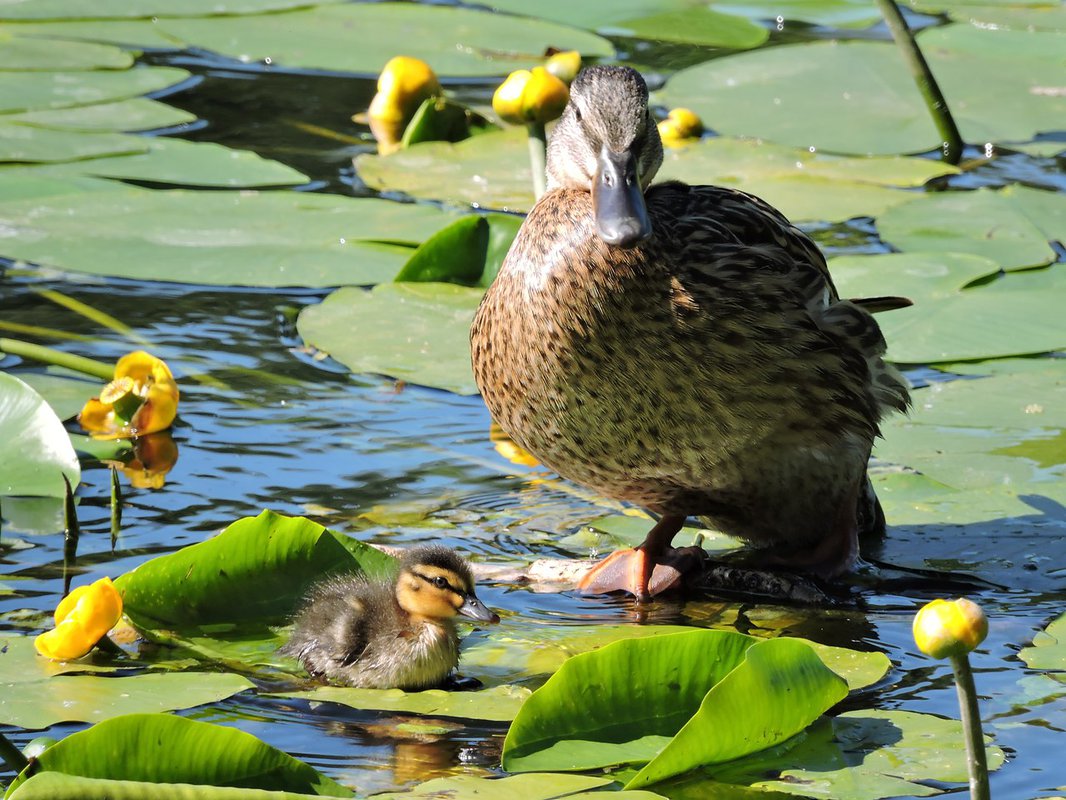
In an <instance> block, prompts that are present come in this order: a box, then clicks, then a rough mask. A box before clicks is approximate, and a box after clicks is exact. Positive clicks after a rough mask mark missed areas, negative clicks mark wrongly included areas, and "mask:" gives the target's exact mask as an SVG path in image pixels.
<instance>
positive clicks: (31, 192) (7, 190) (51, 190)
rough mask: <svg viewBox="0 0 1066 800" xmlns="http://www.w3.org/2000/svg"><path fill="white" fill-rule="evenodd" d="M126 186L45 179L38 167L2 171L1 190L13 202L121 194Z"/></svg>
mask: <svg viewBox="0 0 1066 800" xmlns="http://www.w3.org/2000/svg"><path fill="white" fill-rule="evenodd" d="M124 188H126V187H124V186H123V185H122V184H120V183H116V182H114V181H108V180H103V179H101V178H88V177H77V178H61V177H59V176H58V175H43V174H42V173H41V170H40V169H39V168H37V167H7V166H4V167H0V189H2V191H3V197H4V200H6V201H8V202H11V201H14V200H23V199H27V198H30V197H47V196H49V195H55V194H75V193H78V192H101V191H112V192H113V191H121V190H122V189H124Z"/></svg>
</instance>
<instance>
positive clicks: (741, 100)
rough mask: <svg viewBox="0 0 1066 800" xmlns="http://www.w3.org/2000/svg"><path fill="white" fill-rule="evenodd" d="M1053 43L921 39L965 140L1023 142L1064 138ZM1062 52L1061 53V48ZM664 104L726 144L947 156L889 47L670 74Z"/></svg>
mask: <svg viewBox="0 0 1066 800" xmlns="http://www.w3.org/2000/svg"><path fill="white" fill-rule="evenodd" d="M1057 37H1058V34H1053V33H1041V32H1006V31H989V30H978V29H976V28H973V27H972V26H969V25H949V26H945V27H942V28H934V29H931V30H928V31H925V32H924V33H922V34H920V35H919V44H921V45H922V47H923V50H924V52H925V55H926V58H927V59H928V61H929V63H930V66H931V68H932V70H933V73H934V74H935V75H936V77H937V80H938V82H939V83H940V86H941V88H942V89H943V92H944V95H945V96H946V97H947V98H948V102H949V103H950V104H951V107H952V109H953V113H954V115H955V118H956V121H957V123H958V124H959V127H960V129H961V131H962V136H963V138H964V139H965V140H966V141H969V142H975V143H984V142H1001V141H1026V140H1029V139H1031V138H1033V136H1034V135H1035V134H1036V133H1038V132H1041V131H1055V130H1060V129H1061V128H1062V119H1063V118H1064V117H1066V98H1062V97H1059V96H1057V95H1056V94H1055V93H1054V92H1051V93H1048V92H1046V91H1042V90H1041V87H1054V86H1057V85H1059V84H1060V83H1061V81H1060V76H1059V73H1060V72H1061V67H1060V65H1057V64H1055V62H1054V58H1048V57H1046V55H1044V54H1045V53H1046V52H1048V51H1049V50H1056V48H1061V47H1062V41H1061V37H1058V38H1057ZM1057 52H1061V49H1058V50H1057ZM657 99H658V100H659V101H660V102H663V103H666V104H668V105H672V106H687V107H689V108H691V109H692V110H693V111H695V112H696V113H697V114H699V115H700V116H701V117H702V118H703V121H704V124H705V125H707V126H708V127H710V128H712V129H714V130H716V131H718V132H719V133H723V134H729V135H737V136H751V137H759V138H764V139H769V140H771V141H775V142H780V143H782V144H790V145H794V146H799V147H815V148H817V149H819V150H829V151H832V152H839V153H855V154H858V155H868V154H869V155H873V154H887V153H915V152H924V151H928V150H933V149H936V148H937V147H939V144H940V137H939V135H938V134H937V132H936V129H935V127H934V126H933V123H932V120H931V118H930V116H929V113H928V111H927V109H926V107H925V104H924V103H923V101H922V99H921V96H920V95H919V93H918V90H917V88H916V87H915V85H914V81H913V79H912V78H911V75H910V72H909V71H908V70H907V68H906V66H905V65H904V63H903V60H902V57H901V55H900V54H899V52H898V50H897V49H896V48H895V47H894V46H893V45H892V44H891V43H888V42H884V43H882V42H828V41H825V42H814V43H809V44H800V45H790V46H785V47H774V48H767V49H762V50H758V51H755V52H751V53H743V54H740V55H736V56H732V57H730V58H724V59H716V60H714V61H710V62H707V63H705V64H701V65H699V66H696V67H692V68H690V69H686V70H682V71H681V72H679V73H677V74H676V75H674V76H673V77H672V78H671V79H670V81H669V82H668V83H667V85H666V87H665V88H664V89H663V90H662V91H661V92H659V93H658V94H657Z"/></svg>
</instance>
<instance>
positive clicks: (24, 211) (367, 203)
mask: <svg viewBox="0 0 1066 800" xmlns="http://www.w3.org/2000/svg"><path fill="white" fill-rule="evenodd" d="M3 174H4V173H3V172H2V171H0V186H2V181H3ZM105 194H106V198H105V196H104V195H105ZM446 220H447V217H446V216H445V215H444V214H442V213H441V212H440V211H438V210H437V209H434V208H430V207H428V206H412V205H401V204H398V203H390V202H387V201H384V200H376V199H370V198H363V199H352V198H346V197H338V196H333V195H316V194H307V193H297V192H262V193H252V192H242V193H231V192H206V191H205V192H195V191H166V192H164V191H147V190H143V189H132V188H131V189H126V190H124V191H116V192H106V193H99V192H92V193H84V194H70V195H52V196H48V197H38V198H34V199H30V200H22V201H16V202H11V203H0V225H2V226H3V227H4V229H5V234H6V235H5V237H4V238H3V240H2V242H0V256H4V257H7V258H14V259H21V260H25V261H30V262H35V263H38V264H43V265H46V266H52V267H58V268H60V269H66V270H73V271H75V272H88V273H93V274H105V275H114V276H119V277H126V278H135V279H140V280H160V281H173V280H182V281H188V282H190V283H205V284H216V285H217V284H222V285H247V286H337V285H342V284H370V283H376V282H378V281H382V280H389V279H391V278H392V276H393V275H395V274H396V272H397V270H399V268H400V267H401V266H402V265H403V264H404V262H405V261H406V260H407V258H408V257H409V256H410V254H411V251H412V249H413V248H414V246H416V245H417V244H418V243H419V242H421V241H422V240H423V239H425V238H426V237H428V236H429V235H431V234H432V233H433V232H434V231H436V230H437V229H438V228H439V227H440V226H441V223H442V222H444V221H446ZM382 238H387V239H388V240H389V241H388V242H381V241H380V240H381V239H382ZM405 245H406V246H405Z"/></svg>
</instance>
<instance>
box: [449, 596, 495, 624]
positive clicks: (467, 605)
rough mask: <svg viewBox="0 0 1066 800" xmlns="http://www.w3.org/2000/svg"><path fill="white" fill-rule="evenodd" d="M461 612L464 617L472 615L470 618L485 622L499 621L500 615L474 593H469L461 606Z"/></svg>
mask: <svg viewBox="0 0 1066 800" xmlns="http://www.w3.org/2000/svg"><path fill="white" fill-rule="evenodd" d="M459 613H460V614H462V615H463V616H464V617H470V619H480V620H484V621H485V622H499V621H500V616H499V614H497V613H496V612H495V611H493V610H492V609H490V608H489V607H488V606H486V605H485V604H484V603H482V602H481V601H480V600H478V599H477V598H476V597H474V595H472V594H468V595H467V596H466V600H464V601H463V604H462V605H461V606H459Z"/></svg>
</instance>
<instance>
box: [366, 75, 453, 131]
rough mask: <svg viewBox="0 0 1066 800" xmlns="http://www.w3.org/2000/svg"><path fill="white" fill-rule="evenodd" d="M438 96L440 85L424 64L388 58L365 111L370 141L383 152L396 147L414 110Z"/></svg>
mask: <svg viewBox="0 0 1066 800" xmlns="http://www.w3.org/2000/svg"><path fill="white" fill-rule="evenodd" d="M440 93H441V88H440V81H439V80H437V76H436V74H435V73H434V72H433V70H432V69H431V68H430V66H429V64H427V63H426V62H425V61H422V60H421V59H417V58H412V57H411V56H395V57H394V58H390V59H389V61H388V63H387V64H385V67H384V69H382V70H381V75H379V76H378V91H377V94H375V95H374V99H373V100H371V101H370V108H369V110H368V111H367V116H368V118H369V121H370V131H371V133H373V134H374V138H376V139H377V140H378V142H379V143H380V144H381V145H382V146H383V147H384V149H386V150H387V149H389V148H391V147H393V146H394V145H396V144H398V143H399V141H400V139H401V138H402V137H403V131H404V128H406V127H407V123H408V122H410V121H411V117H413V116H414V113H415V112H416V111H417V110H418V107H419V106H420V105H422V103H423V102H425V101H426V100H428V99H429V98H430V97H436V96H438V95H439V94H440Z"/></svg>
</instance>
